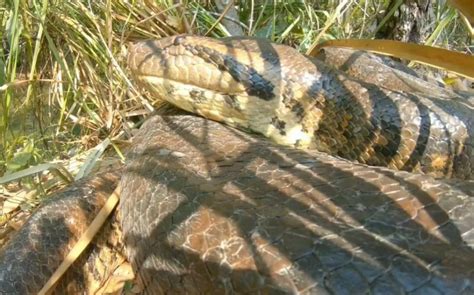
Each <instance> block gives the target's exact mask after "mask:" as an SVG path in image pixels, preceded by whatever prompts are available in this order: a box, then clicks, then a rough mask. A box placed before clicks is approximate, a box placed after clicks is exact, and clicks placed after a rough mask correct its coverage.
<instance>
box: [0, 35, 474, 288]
mask: <svg viewBox="0 0 474 295" xmlns="http://www.w3.org/2000/svg"><path fill="white" fill-rule="evenodd" d="M129 65H130V68H131V70H132V72H133V74H134V76H135V77H136V78H137V79H138V80H140V82H141V83H144V85H146V89H147V90H149V91H150V92H151V93H153V94H157V95H159V96H160V97H161V98H163V99H165V100H167V101H170V102H171V103H173V104H175V105H177V106H179V107H181V108H183V109H185V110H188V111H192V112H196V113H198V114H201V115H203V116H205V117H208V118H211V119H213V120H216V121H223V122H225V123H227V124H229V125H232V126H237V127H239V128H241V129H250V130H251V131H254V132H258V133H261V134H264V135H266V136H268V137H271V138H272V139H274V140H275V141H277V142H278V143H280V144H284V145H286V146H296V147H298V148H301V149H300V150H297V149H294V148H293V147H285V146H284V145H277V144H274V143H271V142H269V141H268V140H265V139H263V138H261V137H260V136H258V135H251V134H247V133H244V132H242V131H238V130H235V129H233V128H231V127H226V126H224V125H221V124H219V123H216V122H213V121H208V120H205V119H202V118H199V117H194V116H187V115H180V116H178V115H176V116H163V117H161V116H155V117H152V118H150V119H149V120H148V121H147V122H146V123H145V124H144V126H142V128H141V130H140V131H139V133H138V134H137V136H136V137H135V138H134V144H133V147H132V149H131V150H130V152H129V159H128V165H127V167H126V169H125V172H124V174H123V177H122V179H121V186H122V193H121V203H120V208H119V212H120V214H121V217H122V221H121V223H122V230H123V235H124V242H125V245H126V248H127V255H128V258H129V259H130V261H131V262H132V265H133V268H134V271H135V273H136V275H137V277H138V283H139V285H140V287H141V289H140V290H141V292H143V293H150V294H154V293H158V294H162V293H173V294H174V293H190V294H197V293H201V294H210V293H215V294H224V293H251V294H254V293H263V294H267V293H271V294H273V293H275V294H277V293H303V294H349V293H354V294H359V293H362V294H366V293H373V294H470V293H474V252H473V250H474V249H473V247H474V230H473V226H474V213H473V212H474V200H473V198H472V195H473V192H474V184H473V183H472V181H471V180H459V178H461V179H469V178H472V170H471V167H473V166H472V163H473V159H472V143H473V139H472V132H473V131H472V130H473V129H472V127H473V124H472V120H473V118H472V113H473V111H472V106H471V105H470V104H469V102H468V101H464V100H463V99H454V100H447V99H445V98H435V97H429V93H428V94H427V93H407V92H396V91H391V90H387V89H385V88H383V87H379V86H377V85H375V84H371V83H367V82H362V81H358V80H356V79H352V78H349V77H347V76H345V75H344V74H343V73H342V72H339V71H336V70H334V69H331V68H330V67H328V66H327V65H325V64H324V63H321V62H319V61H316V60H312V59H309V58H307V57H305V56H302V55H299V54H298V53H296V52H295V51H293V50H292V49H289V48H288V47H285V46H281V45H273V44H270V43H268V42H265V41H263V40H256V39H230V40H224V41H219V40H213V39H208V38H202V37H193V36H178V37H171V38H166V39H162V40H159V41H148V42H142V43H137V44H136V45H134V46H133V47H132V48H131V49H130V56H129ZM314 149H319V150H320V151H316V150H314ZM327 153H331V154H333V155H335V156H345V157H347V158H349V159H351V160H357V161H359V162H362V163H366V164H371V165H377V166H388V167H389V168H398V169H402V170H410V171H415V172H424V173H426V174H431V175H433V176H444V177H455V178H458V179H454V180H449V181H448V180H435V179H433V178H432V177H431V176H427V175H422V174H414V173H410V172H404V171H396V170H394V169H389V168H387V167H373V166H366V165H364V164H359V163H354V162H351V161H348V160H344V159H341V158H339V157H335V156H330V155H328V154H327ZM109 180H110V178H109ZM81 186H82V185H81ZM85 187H87V183H86V186H85ZM86 191H88V190H86ZM72 192H74V190H72V189H71V193H70V194H72ZM85 193H86V192H84V194H85ZM70 194H69V195H70ZM66 195H68V194H66ZM92 195H93V196H95V195H97V194H96V193H93V194H92ZM91 198H93V197H91ZM45 210H47V209H45ZM45 218H51V216H47V217H45ZM47 220H51V219H47ZM54 220H56V222H61V219H58V218H56V219H54ZM36 222H38V221H36ZM45 224H46V223H45ZM46 227H47V226H46ZM27 231H28V228H27V227H25V228H24V229H22V231H21V232H20V233H19V234H18V236H19V239H18V240H17V241H20V242H24V243H29V244H28V245H30V246H29V247H31V248H33V247H36V248H38V246H37V245H36V244H35V245H34V246H32V244H31V243H33V242H31V240H33V239H34V237H33V238H32V237H31V236H32V235H28V233H27ZM30 231H31V229H30ZM33 231H34V233H38V232H40V230H38V229H34V230H33ZM38 235H39V234H38ZM45 235H46V236H47V237H45V238H43V239H44V241H51V236H53V237H54V235H51V234H50V235H49V236H48V233H46V234H45ZM22 237H23V238H22ZM21 239H23V240H21ZM20 242H16V243H15V241H14V242H13V243H12V245H14V247H19V246H18V244H21V243H20ZM35 243H41V242H35ZM42 243H46V244H47V242H42ZM14 247H13V248H7V250H6V251H5V252H4V254H3V256H2V257H0V292H8V291H11V292H13V293H15V291H16V292H17V293H26V292H31V293H34V291H35V290H36V291H37V290H38V289H35V286H36V285H35V284H36V280H35V283H32V282H28V271H25V270H24V266H23V270H22V269H21V266H19V265H20V264H18V263H12V262H11V260H12V259H11V257H15V253H20V252H18V249H17V248H14ZM61 251H63V250H61ZM24 252H25V251H24ZM21 253H23V252H21ZM58 255H59V252H58ZM32 256H34V257H33V258H32ZM9 258H10V259H9ZM16 258H17V259H18V260H19V261H26V260H29V261H37V263H36V264H37V265H39V266H40V267H42V268H44V269H48V268H49V267H53V268H54V266H51V265H52V264H54V263H52V262H51V260H48V259H44V258H41V257H37V256H35V254H34V253H28V255H25V256H21V255H20V256H18V255H17V257H16ZM55 263H56V262H55ZM4 268H5V269H6V268H8V269H9V271H8V272H5V271H4V270H3V269H4ZM19 269H20V270H19ZM22 271H23V273H22ZM48 271H49V270H44V271H43V272H44V273H48ZM19 273H20V274H22V275H23V276H21V275H19ZM30 276H32V275H31V274H30ZM38 280H40V279H38ZM12 282H14V283H12ZM27 282H28V283H29V285H28V283H27ZM25 285H28V287H29V289H27V288H24V286H25ZM22 286H23V289H22ZM62 286H67V283H64V284H63V285H62ZM18 290H20V291H18ZM21 291H23V292H21Z"/></svg>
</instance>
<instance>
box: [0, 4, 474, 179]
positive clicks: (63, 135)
mask: <svg viewBox="0 0 474 295" xmlns="http://www.w3.org/2000/svg"><path fill="white" fill-rule="evenodd" d="M175 2H178V1H165V0H161V1H160V0H156V1H152V0H147V1H125V0H117V1H111V0H97V1H90V0H70V1H61V0H49V1H48V0H30V1H24V0H3V1H1V0H0V39H1V40H2V46H0V175H2V174H3V173H5V172H7V171H9V172H11V171H16V170H19V169H23V168H25V167H27V166H29V165H32V164H35V163H38V162H44V161H50V160H51V159H55V158H65V157H70V156H71V155H72V154H74V153H77V152H78V151H80V150H84V149H87V148H90V147H92V146H94V145H96V144H98V143H99V142H101V141H102V140H104V139H106V138H113V137H114V136H115V135H117V134H118V133H119V132H120V131H121V130H123V129H124V127H126V126H127V124H126V123H127V122H128V121H129V119H130V116H131V115H132V114H133V113H134V112H136V111H142V110H143V111H145V112H147V111H151V110H152V109H153V101H152V100H151V99H150V98H147V97H143V96H142V95H141V94H140V93H139V92H138V91H137V90H136V89H135V88H134V85H133V83H132V82H131V81H130V80H129V77H128V75H127V71H126V69H125V68H124V52H125V50H126V44H127V42H129V41H133V40H136V39H142V38H159V37H162V36H167V35H173V34H178V33H183V32H185V31H186V25H185V24H187V25H188V32H189V33H194V34H206V33H207V34H208V35H209V36H213V37H219V36H225V35H226V30H225V28H223V27H222V26H221V25H220V24H217V25H216V19H217V18H218V17H219V15H218V13H216V10H215V8H214V7H213V6H212V4H211V3H210V2H212V1H181V2H182V4H175ZM388 2H389V1H382V0H362V1H351V0H347V1H331V0H327V1H310V0H300V1H296V0H292V1H271V0H258V1H257V0H242V1H240V6H239V7H240V10H239V14H240V21H241V26H242V28H243V29H244V31H245V33H246V34H248V35H253V36H260V37H265V38H270V39H272V40H274V41H276V42H284V43H287V44H290V45H292V46H296V47H298V48H299V49H300V50H302V51H304V50H306V49H307V48H308V47H309V46H310V45H311V44H312V43H313V42H314V40H315V39H318V40H321V41H322V40H327V39H336V38H349V37H353V38H370V37H373V36H375V34H376V33H377V30H378V29H379V26H378V24H379V23H380V22H381V21H382V14H381V11H384V10H385V9H386V8H387V5H388ZM341 3H342V4H341ZM436 3H437V8H436V13H437V15H436V23H435V24H433V26H435V28H436V29H435V31H434V33H433V35H432V36H431V38H430V39H429V42H430V43H432V44H438V45H440V44H441V45H444V46H445V47H446V46H453V45H454V47H456V49H461V50H466V49H467V48H468V46H472V44H470V43H469V42H470V39H469V38H468V37H467V33H466V31H465V30H464V29H463V26H462V23H461V21H460V20H459V18H458V16H457V15H456V13H455V12H454V10H452V9H451V8H448V7H447V6H446V5H445V3H444V1H437V2H436ZM184 20H186V21H184ZM210 28H213V29H212V30H209V29H210Z"/></svg>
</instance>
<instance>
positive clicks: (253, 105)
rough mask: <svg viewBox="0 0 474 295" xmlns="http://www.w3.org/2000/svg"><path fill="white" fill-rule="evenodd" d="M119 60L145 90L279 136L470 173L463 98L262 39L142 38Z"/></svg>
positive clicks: (399, 164) (442, 171) (473, 155)
mask: <svg viewBox="0 0 474 295" xmlns="http://www.w3.org/2000/svg"><path fill="white" fill-rule="evenodd" d="M129 65H130V68H131V70H132V72H133V76H134V77H135V78H136V79H137V80H139V81H141V82H142V84H143V85H144V86H145V88H146V89H147V90H148V91H150V93H152V94H153V95H155V96H157V97H161V98H162V99H163V100H166V101H168V102H170V103H172V104H175V105H176V106H178V107H180V108H182V109H185V110H187V111H189V112H194V113H198V114H200V115H202V116H204V117H206V118H210V119H213V120H216V121H220V122H225V123H226V124H229V125H231V126H237V127H239V128H243V129H250V130H252V131H254V132H258V133H261V134H264V135H265V136H267V137H270V138H272V139H273V140H274V141H276V142H278V143H280V144H285V145H290V146H296V147H300V148H312V149H317V150H319V151H322V152H325V153H328V154H332V155H338V156H341V157H344V158H347V159H351V160H357V161H359V162H361V163H366V164H369V165H375V166H387V167H390V168H393V169H397V170H399V169H401V170H406V171H415V172H424V173H427V174H431V175H433V176H435V177H456V178H461V179H470V178H472V175H473V173H472V171H473V167H474V149H473V148H474V116H473V109H474V106H473V105H471V104H470V103H469V102H468V100H465V101H459V100H456V99H454V100H452V99H445V98H443V97H445V96H441V97H440V96H438V95H437V96H435V97H430V96H428V95H427V93H426V91H425V93H424V94H420V93H415V92H413V91H412V92H396V91H393V90H389V89H386V88H382V87H379V86H377V85H376V84H373V83H368V82H365V81H363V80H356V79H353V78H351V77H350V76H348V75H345V74H344V73H343V72H341V71H336V70H334V69H333V68H331V67H329V66H328V65H326V64H325V63H323V62H321V61H320V60H318V59H314V58H309V57H307V56H304V55H302V54H299V53H298V52H297V51H296V50H294V49H293V48H290V47H288V46H284V45H278V44H272V43H269V42H268V41H266V40H264V39H244V38H239V39H224V40H217V39H210V38H205V37H198V36H174V37H169V38H163V39H160V40H157V41H144V42H139V43H136V44H134V45H133V46H131V48H130V53H129ZM378 68H380V67H378ZM378 68H376V69H378ZM370 71H371V70H370V68H368V69H367V72H370ZM372 71H374V69H372ZM373 76H374V77H375V76H376V75H375V74H374V75H373ZM369 80H370V79H369ZM434 88H435V89H434V90H436V87H434ZM404 89H405V90H406V88H402V90H404ZM425 90H426V89H425ZM433 94H437V91H433Z"/></svg>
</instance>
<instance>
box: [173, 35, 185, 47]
mask: <svg viewBox="0 0 474 295" xmlns="http://www.w3.org/2000/svg"><path fill="white" fill-rule="evenodd" d="M185 38H186V37H185V36H177V37H176V38H174V40H173V45H174V46H178V45H181V44H183V41H184V39H185Z"/></svg>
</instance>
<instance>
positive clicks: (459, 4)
mask: <svg viewBox="0 0 474 295" xmlns="http://www.w3.org/2000/svg"><path fill="white" fill-rule="evenodd" d="M449 4H451V5H452V6H454V7H455V8H456V9H457V10H459V11H460V12H461V13H462V14H464V16H466V18H467V19H468V20H469V22H470V23H471V24H474V3H473V1H472V0H449Z"/></svg>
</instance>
